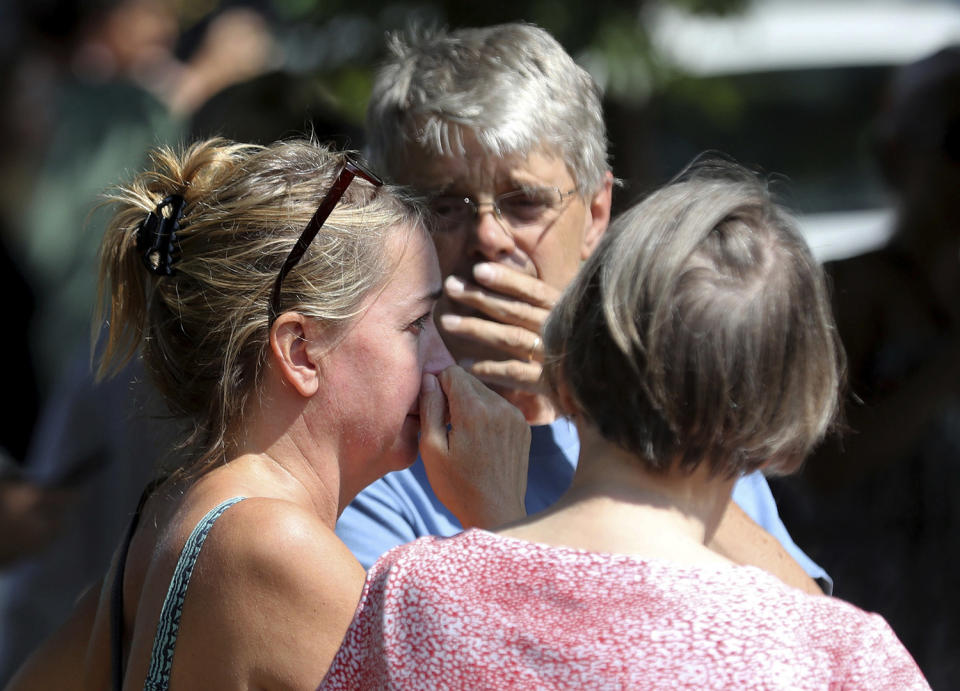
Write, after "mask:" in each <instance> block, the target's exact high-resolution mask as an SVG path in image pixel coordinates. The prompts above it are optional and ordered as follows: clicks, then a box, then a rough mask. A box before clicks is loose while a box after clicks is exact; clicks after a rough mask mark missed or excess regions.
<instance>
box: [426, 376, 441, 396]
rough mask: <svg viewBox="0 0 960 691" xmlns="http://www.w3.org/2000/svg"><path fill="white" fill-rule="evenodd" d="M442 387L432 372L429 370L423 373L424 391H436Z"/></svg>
mask: <svg viewBox="0 0 960 691" xmlns="http://www.w3.org/2000/svg"><path fill="white" fill-rule="evenodd" d="M439 388H440V385H439V384H438V382H437V378H436V377H435V376H433V375H432V374H430V373H429V372H424V373H423V390H424V391H431V392H432V391H436V390H437V389H439Z"/></svg>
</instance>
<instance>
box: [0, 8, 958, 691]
mask: <svg viewBox="0 0 960 691" xmlns="http://www.w3.org/2000/svg"><path fill="white" fill-rule="evenodd" d="M517 20H524V21H530V22H533V23H536V24H539V25H541V26H543V27H544V28H546V29H547V30H549V31H550V32H551V33H553V34H554V35H555V36H556V37H557V39H558V40H559V41H560V42H561V43H562V44H563V45H564V46H565V47H566V49H567V50H568V52H570V53H571V54H572V55H573V56H574V57H575V58H576V59H577V61H578V62H579V63H580V64H582V65H583V66H584V67H586V68H587V69H588V70H589V71H590V72H591V73H592V74H593V76H594V78H595V79H596V80H597V82H598V83H599V84H600V85H601V86H602V87H603V89H604V92H605V109H606V114H607V121H608V132H609V138H610V142H611V147H610V150H611V154H612V164H613V169H614V172H615V174H616V175H617V176H618V177H619V178H621V179H622V180H623V182H624V186H623V188H622V189H620V190H619V191H618V192H617V194H616V195H615V205H616V207H617V208H620V209H622V208H624V207H625V206H627V205H629V204H630V203H631V202H632V201H634V200H636V199H637V198H639V197H640V196H642V195H643V194H645V193H646V192H649V191H650V190H652V189H653V188H654V187H656V186H657V185H659V184H662V183H663V182H665V181H666V180H668V179H669V178H670V177H672V176H673V175H674V174H676V173H677V172H678V171H679V170H680V169H681V168H682V167H683V165H684V164H685V163H687V162H688V161H689V160H690V159H692V158H693V157H694V156H695V155H697V154H698V153H700V152H702V151H707V150H713V151H718V152H722V153H724V154H726V155H729V156H732V157H733V158H735V159H737V160H739V161H740V162H742V163H744V164H746V165H748V166H751V167H754V168H757V169H758V170H761V171H764V172H765V173H767V174H768V175H769V176H770V179H771V181H772V184H773V185H774V186H775V187H776V188H777V189H778V190H780V191H781V193H782V197H783V200H784V201H785V203H786V204H787V205H788V206H789V207H791V208H792V209H794V210H795V211H797V212H798V213H799V214H800V218H801V226H802V230H803V232H804V233H805V234H806V236H807V238H808V239H809V241H810V243H811V246H812V247H813V249H814V252H815V254H816V255H817V256H818V257H819V258H820V259H821V260H822V261H824V262H826V265H827V268H828V271H829V273H830V276H831V279H832V281H833V290H834V295H835V299H836V303H837V304H836V309H837V311H838V328H839V330H840V333H841V336H842V338H843V339H844V342H845V344H846V345H847V348H848V351H849V355H850V363H849V370H850V378H851V382H850V394H849V396H848V399H849V412H848V420H847V428H848V429H847V433H846V434H845V435H844V436H843V437H842V441H836V440H834V441H831V442H829V443H827V444H825V445H824V448H823V449H822V450H821V452H819V453H818V454H817V455H816V456H815V457H814V458H813V459H811V461H810V462H809V464H808V465H807V467H806V469H805V470H804V472H803V473H801V474H800V476H798V477H792V478H786V479H772V480H771V482H772V485H773V489H774V492H775V494H776V495H777V498H778V502H779V504H780V508H781V513H782V515H783V518H784V522H785V523H786V525H787V527H788V528H789V529H790V531H791V533H792V534H793V536H794V538H795V540H796V541H797V543H798V544H800V545H801V546H802V547H803V548H804V549H805V550H806V551H807V552H808V553H809V554H810V555H811V556H812V557H813V558H814V559H815V560H817V561H819V562H820V563H821V564H822V565H823V566H824V567H825V568H826V569H827V570H828V571H829V572H830V573H831V575H832V576H833V577H834V579H835V582H836V587H835V594H836V595H838V596H839V597H842V598H844V599H847V600H849V601H851V602H854V603H855V604H857V605H860V606H861V607H864V608H866V609H870V610H873V611H878V612H880V613H882V614H883V615H884V616H885V617H886V618H887V619H888V621H889V622H890V623H891V625H892V626H893V628H894V629H895V630H896V631H897V633H898V635H899V636H900V637H901V639H902V640H903V641H904V643H905V644H906V645H907V647H908V648H909V649H910V651H911V652H912V654H913V655H914V656H915V658H916V659H917V661H918V663H919V664H920V665H921V667H922V668H923V670H924V672H925V673H926V674H927V675H928V677H929V679H930V681H931V683H932V685H933V686H934V688H938V687H940V688H947V687H949V686H950V683H951V681H952V680H954V679H956V678H958V676H960V658H958V657H957V655H956V652H957V651H958V650H960V605H958V603H960V595H958V591H960V589H958V588H957V587H956V585H957V580H956V575H955V574H956V573H958V572H960V556H958V553H960V549H958V544H960V537H958V533H957V528H958V527H960V526H958V524H960V520H958V516H960V510H958V509H956V508H954V504H956V502H954V501H953V499H954V497H955V496H956V492H957V491H958V490H960V405H958V404H960V395H958V394H960V371H958V370H960V367H958V364H960V363H958V360H960V350H958V347H957V346H958V331H960V328H958V327H960V318H958V306H957V305H958V304H960V301H958V300H957V298H958V297H960V295H958V292H957V291H958V289H960V279H958V274H960V272H958V271H957V268H958V267H957V263H958V250H960V243H958V238H960V232H958V230H960V188H958V182H960V172H958V171H960V76H958V75H960V58H958V54H957V51H958V50H960V49H957V48H951V46H958V45H960V2H956V1H948V0H943V1H934V0H914V1H912V2H911V1H907V0H903V1H896V0H803V1H801V0H713V1H711V0H636V1H634V2H618V1H616V0H594V1H593V2H590V3H579V2H576V3H575V2H559V1H556V0H555V1H551V2H546V1H545V0H512V1H511V2H510V3H465V2H454V1H452V0H433V1H428V0H423V1H410V2H389V1H385V0H376V1H374V0H351V1H350V2H346V1H344V0H322V1H318V0H262V1H259V2H257V1H251V2H240V1H236V2H230V1H226V0H224V1H218V0H193V1H191V2H187V0H84V1H81V0H73V1H59V0H29V1H28V0H19V1H14V0H4V1H3V3H2V4H0V61H2V69H0V81H2V83H0V87H2V93H3V94H4V102H5V108H3V109H2V113H0V118H2V119H0V127H2V130H0V132H2V137H3V155H2V157H0V268H2V271H0V280H2V281H3V282H4V285H3V294H4V295H5V296H6V300H5V304H6V307H7V315H8V316H7V319H8V322H7V323H8V327H10V328H9V329H8V333H9V334H10V335H9V337H8V339H7V342H6V344H5V346H4V347H5V351H4V352H5V356H6V360H7V367H6V371H7V377H6V380H7V382H8V394H9V395H10V396H11V399H9V400H8V403H7V405H5V406H4V408H5V410H6V413H5V414H4V415H3V417H2V418H0V447H2V448H0V459H2V466H0V467H2V474H0V683H2V682H3V681H4V680H5V679H6V676H7V675H8V674H9V673H10V671H11V668H13V667H15V666H16V665H17V664H18V663H19V662H20V660H21V659H22V657H23V655H25V654H26V652H28V651H29V650H30V649H31V648H32V647H34V646H35V645H36V643H37V642H38V640H39V639H40V638H41V637H42V636H44V635H45V634H46V633H47V632H48V631H49V630H50V629H51V628H52V627H54V626H56V624H57V623H59V621H60V619H61V618H62V617H63V616H64V613H65V611H66V610H67V609H69V607H70V604H71V603H72V602H73V600H74V599H75V598H76V597H77V595H78V594H79V592H80V590H81V589H82V588H83V586H84V584H87V583H89V582H91V581H93V580H94V579H96V578H97V577H98V576H99V575H100V574H101V573H102V571H103V570H104V569H105V568H106V566H107V563H108V561H109V558H110V554H111V551H112V548H113V546H114V545H115V543H116V541H117V539H118V537H119V535H120V532H121V531H122V530H123V527H124V525H125V523H126V521H127V520H128V517H129V515H130V513H131V510H132V508H133V505H134V504H135V502H136V497H137V495H138V494H139V491H140V488H141V487H142V486H143V484H144V482H145V480H146V478H147V477H148V476H149V474H150V472H151V468H152V467H153V466H154V465H155V464H156V463H158V462H164V461H167V462H169V461H172V460H174V459H172V458H171V456H170V454H169V453H168V449H169V446H170V444H169V425H170V424H171V423H170V422H169V421H168V420H166V419H165V418H164V417H163V414H162V412H161V411H160V410H159V408H158V407H157V406H156V403H155V402H154V401H152V400H151V398H150V394H149V391H147V390H145V388H144V387H142V386H140V385H139V381H140V375H139V371H138V369H137V365H136V363H134V364H133V365H131V368H130V371H129V372H128V373H127V374H126V375H125V376H122V377H118V378H117V379H116V380H114V381H112V382H110V383H107V384H101V385H95V384H94V383H93V380H92V378H91V376H90V366H89V362H90V345H89V343H90V338H91V337H90V327H89V323H90V316H91V313H92V309H93V305H94V301H95V298H96V296H95V294H94V281H95V252H96V247H97V243H98V239H99V234H100V233H101V232H102V228H103V222H104V219H103V218H102V214H100V213H99V212H98V211H97V209H96V203H97V200H98V195H99V194H100V193H101V192H103V191H104V190H105V189H106V188H107V187H108V186H109V185H110V184H112V183H115V182H118V181H119V180H122V179H124V178H126V177H129V176H130V175H131V174H132V173H133V171H135V170H136V169H137V168H138V167H139V166H140V165H141V164H143V162H144V158H143V157H144V152H145V151H146V150H147V149H148V148H149V147H150V146H153V145H155V144H159V143H170V144H177V143H179V142H183V141H187V140H189V139H192V138H194V137H197V136H207V135H212V134H222V135H225V136H228V137H231V138H236V139H240V140H248V141H257V142H264V143H265V142H269V141H272V140H275V139H278V138H282V137H287V136H291V135H296V134H298V133H304V132H309V131H315V132H316V133H317V135H318V136H319V137H320V138H321V139H333V140H334V141H336V142H337V143H338V145H340V146H345V147H350V148H362V145H363V114H364V109H365V107H366V100H367V96H368V93H369V89H370V86H371V84H372V79H373V73H374V70H375V69H376V66H377V64H378V60H379V59H380V57H381V55H382V54H383V49H384V40H383V39H384V33H385V32H387V31H394V30H403V29H405V28H407V27H409V26H411V25H417V26H422V27H430V26H448V27H461V26H480V25H489V24H496V23H500V22H505V21H517ZM14 331H15V332H16V333H13V332H14ZM14 398H15V399H16V400H12V399H14Z"/></svg>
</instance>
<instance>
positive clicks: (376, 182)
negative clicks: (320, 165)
mask: <svg viewBox="0 0 960 691" xmlns="http://www.w3.org/2000/svg"><path fill="white" fill-rule="evenodd" d="M355 177H361V178H363V179H364V180H366V181H367V182H369V183H370V184H371V185H373V186H374V187H380V186H382V185H383V180H381V179H380V178H379V177H378V176H377V175H376V174H375V173H373V172H372V171H371V170H369V169H368V168H367V167H366V166H365V165H363V164H362V163H361V162H360V161H358V160H357V159H356V158H353V157H352V156H349V155H348V156H346V160H345V162H344V164H343V168H342V169H341V170H340V174H339V175H337V179H336V180H334V182H333V186H332V187H331V188H330V191H329V192H327V194H326V195H324V197H323V201H321V202H320V206H318V207H317V210H316V212H314V214H313V218H311V219H310V222H309V223H308V224H307V227H306V228H304V229H303V233H301V234H300V237H299V239H297V244H295V245H294V246H293V249H292V250H290V254H289V255H287V259H286V261H284V262H283V266H282V267H280V273H279V274H277V280H276V281H275V282H274V284H273V293H272V294H271V295H270V324H271V325H272V324H273V322H274V321H275V320H276V318H277V316H278V315H279V314H280V289H281V287H282V286H283V279H285V278H286V277H287V274H288V273H290V270H291V269H293V267H295V266H296V265H297V263H298V262H299V261H300V260H301V259H303V255H304V253H305V252H306V251H307V247H309V246H310V243H311V242H313V239H314V238H315V237H317V233H319V232H320V228H322V227H323V224H324V222H326V220H327V218H328V217H329V216H330V213H331V212H332V211H333V209H334V207H336V205H337V202H339V201H340V198H341V197H342V196H343V193H344V192H346V191H347V188H348V187H349V186H350V183H351V182H353V179H354V178H355Z"/></svg>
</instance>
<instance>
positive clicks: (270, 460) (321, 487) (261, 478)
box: [229, 392, 341, 529]
mask: <svg viewBox="0 0 960 691" xmlns="http://www.w3.org/2000/svg"><path fill="white" fill-rule="evenodd" d="M284 393H285V392H284ZM255 407H256V409H255V410H250V411H248V414H247V415H245V416H244V421H245V424H244V425H243V430H242V433H241V434H240V435H238V436H237V437H236V438H235V439H234V443H233V444H232V445H231V447H232V450H233V452H234V453H233V454H231V455H232V456H233V458H234V459H235V460H234V461H231V463H230V464H229V465H233V466H235V469H236V471H237V472H239V473H240V474H241V475H242V476H249V478H250V479H253V480H254V481H257V482H263V483H264V485H263V486H264V487H267V486H269V487H272V488H274V489H276V490H278V491H279V492H280V493H281V494H282V495H284V496H285V497H286V498H288V499H289V500H291V501H294V502H296V503H298V504H301V505H303V506H305V507H307V508H309V509H310V510H311V511H312V512H314V513H316V514H317V515H318V516H319V517H320V519H321V520H323V522H324V523H325V524H327V525H328V526H329V527H330V528H331V529H333V527H334V525H335V524H336V521H337V517H338V516H339V509H340V503H341V501H340V494H341V486H340V484H341V483H340V466H339V463H338V460H337V455H336V449H335V448H333V447H332V446H330V445H325V443H324V440H325V439H327V438H328V435H325V434H323V430H320V429H316V426H317V424H319V423H318V422H317V420H316V419H314V417H315V416H311V415H310V411H309V404H308V402H306V401H305V399H302V398H299V397H286V396H284V395H283V393H281V395H280V396H276V397H270V396H265V397H264V398H263V399H262V400H260V401H258V403H257V404H255ZM311 423H313V424H311Z"/></svg>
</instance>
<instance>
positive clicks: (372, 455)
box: [310, 229, 453, 495]
mask: <svg viewBox="0 0 960 691" xmlns="http://www.w3.org/2000/svg"><path fill="white" fill-rule="evenodd" d="M387 252H388V254H389V256H398V257H399V261H398V262H397V265H396V267H395V268H394V269H393V270H392V272H391V274H390V278H389V280H388V282H387V283H386V285H385V286H384V287H383V288H382V289H380V290H379V291H376V292H375V293H374V294H373V295H371V296H370V297H369V298H368V299H367V304H366V306H365V308H364V311H363V313H362V314H361V316H360V317H359V318H358V319H357V321H356V322H355V323H353V324H352V325H351V326H350V327H349V328H348V329H347V330H346V332H345V333H342V334H338V335H337V336H335V337H334V338H332V339H331V340H329V341H325V340H320V341H318V342H316V343H314V344H313V345H312V348H313V350H314V352H315V357H316V360H317V361H318V362H319V367H320V370H321V373H322V377H321V380H322V382H323V383H322V386H321V387H320V389H319V391H318V392H317V395H316V396H314V397H313V398H312V399H311V402H310V405H311V406H312V408H313V410H314V411H315V412H316V415H315V416H314V417H311V419H312V420H313V426H314V428H313V429H312V430H311V431H312V432H313V433H314V436H317V437H322V438H331V439H337V440H338V449H337V457H338V458H339V459H340V471H341V495H347V494H350V493H355V492H357V491H359V489H360V488H362V487H365V486H366V485H368V484H369V483H371V482H372V481H373V480H375V479H376V478H377V477H379V476H381V475H383V474H385V473H388V472H390V471H392V470H398V469H401V468H404V467H406V466H408V465H410V464H411V463H412V462H413V461H414V459H416V457H417V438H418V434H419V432H420V413H419V394H420V387H421V383H422V375H423V374H424V373H428V374H432V375H438V374H439V373H440V372H442V371H443V370H444V369H446V367H448V366H449V365H452V364H453V359H452V358H451V357H450V353H449V352H448V351H447V349H446V347H445V346H444V344H443V341H442V339H441V338H440V335H439V334H438V333H437V329H436V325H435V323H434V321H433V318H432V317H433V307H434V304H435V302H436V300H437V299H438V298H439V297H440V293H441V282H440V270H439V268H438V266H437V260H436V255H435V252H434V249H433V247H432V246H431V244H430V239H429V238H428V237H427V235H426V233H424V232H422V231H420V230H419V229H417V230H412V231H407V232H400V233H396V234H395V235H394V237H392V238H391V239H390V240H389V241H388V246H387ZM332 410H335V411H338V413H339V414H338V415H336V416H331V415H330V414H329V412H330V411H332Z"/></svg>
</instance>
